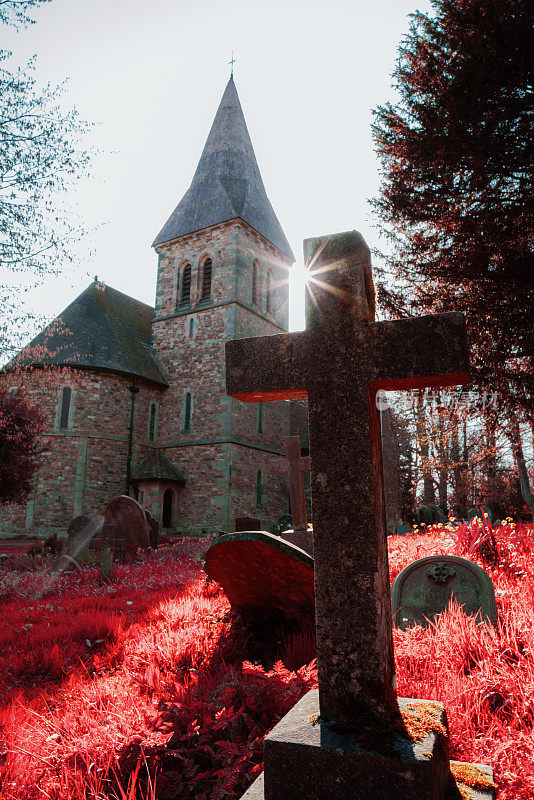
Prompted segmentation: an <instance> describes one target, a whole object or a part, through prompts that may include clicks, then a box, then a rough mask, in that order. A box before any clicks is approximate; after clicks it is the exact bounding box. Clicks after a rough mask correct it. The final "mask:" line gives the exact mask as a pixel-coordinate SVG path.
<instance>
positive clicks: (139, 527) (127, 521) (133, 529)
mask: <svg viewBox="0 0 534 800" xmlns="http://www.w3.org/2000/svg"><path fill="white" fill-rule="evenodd" d="M103 538H104V541H105V546H106V547H110V548H111V550H112V551H113V553H114V555H116V556H120V555H122V554H124V555H126V554H130V555H131V554H133V553H135V552H137V550H140V549H141V550H146V549H148V548H149V547H150V538H149V526H148V522H147V518H146V515H145V512H144V511H143V509H142V508H141V506H140V505H139V503H138V502H137V500H134V499H133V498H132V497H128V496H127V495H121V496H120V497H115V498H114V499H113V500H112V501H111V502H110V503H109V505H108V507H107V508H106V511H105V513H104V527H103Z"/></svg>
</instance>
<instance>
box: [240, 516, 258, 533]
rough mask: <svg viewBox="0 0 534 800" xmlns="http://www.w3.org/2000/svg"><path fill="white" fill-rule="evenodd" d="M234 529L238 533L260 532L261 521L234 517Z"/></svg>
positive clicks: (254, 518) (252, 518)
mask: <svg viewBox="0 0 534 800" xmlns="http://www.w3.org/2000/svg"><path fill="white" fill-rule="evenodd" d="M235 529H236V532H238V533H239V532H240V531H261V529H262V524H261V519H258V518H257V517H236V518H235Z"/></svg>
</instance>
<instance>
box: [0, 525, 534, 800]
mask: <svg viewBox="0 0 534 800" xmlns="http://www.w3.org/2000/svg"><path fill="white" fill-rule="evenodd" d="M469 527H470V528H471V530H470V531H469V532H468V531H467V530H458V531H456V530H454V529H442V528H434V529H433V530H432V532H431V533H430V534H428V535H426V536H406V537H392V538H391V539H390V540H389V544H390V560H391V573H392V577H393V576H394V575H395V574H397V573H398V572H399V571H400V569H402V568H403V567H404V566H405V565H406V564H407V563H409V562H410V561H412V560H413V559H414V558H419V557H422V556H425V555H429V554H431V553H440V552H442V553H453V552H459V553H460V554H462V555H466V551H465V550H464V549H463V543H464V542H468V540H469V542H471V544H472V543H473V542H474V541H476V540H477V538H478V534H477V531H476V530H475V527H476V523H474V524H473V525H472V526H469ZM494 535H495V539H496V543H497V551H498V556H499V559H500V561H498V562H497V563H496V564H495V565H494V566H488V565H487V564H485V563H484V562H483V561H482V559H481V553H480V551H479V550H476V549H475V550H473V549H472V550H470V551H469V552H468V553H467V556H468V557H469V558H471V559H473V560H475V561H478V562H479V563H481V565H482V566H483V567H485V568H486V569H487V570H488V571H489V573H490V575H491V577H492V580H493V582H494V584H495V588H496V596H497V603H498V608H499V623H498V625H497V627H496V628H492V627H489V626H487V625H483V624H477V623H476V622H475V621H474V620H473V619H470V618H467V617H466V616H465V615H464V614H463V613H462V611H461V610H460V609H458V608H457V607H452V608H451V609H450V610H449V611H448V613H446V614H444V615H443V616H442V617H441V618H440V619H439V620H438V621H437V622H436V624H435V625H434V626H432V627H430V628H428V629H422V628H420V627H415V628H412V629H410V630H407V631H400V630H398V629H395V632H394V639H395V650H396V660H397V680H398V687H399V694H400V695H402V696H407V697H421V698H428V699H439V700H443V701H444V702H445V705H446V708H447V714H448V717H449V722H450V728H451V748H452V756H453V757H454V758H457V759H461V760H467V761H479V762H480V761H482V762H485V763H489V764H490V765H492V766H493V768H494V769H495V773H496V779H497V783H498V785H499V787H500V789H499V800H512V798H514V800H516V798H521V800H528V799H529V798H530V800H533V798H534V737H533V736H532V731H533V727H534V702H533V700H532V698H533V697H534V613H533V609H534V569H533V567H532V527H530V528H529V527H523V528H521V527H519V528H517V527H516V528H512V527H511V526H508V527H507V529H504V528H503V529H502V530H501V531H495V532H494ZM173 550H174V549H173V548H169V549H168V550H167V551H166V552H165V553H164V554H155V555H154V554H152V555H151V556H148V557H147V558H146V560H144V561H143V562H142V563H141V564H134V565H122V566H119V567H118V568H117V574H116V577H115V580H114V582H113V583H111V584H110V585H105V586H101V585H99V584H98V576H97V573H96V571H95V570H84V571H83V572H82V573H76V574H71V575H63V576H61V577H60V578H57V577H56V578H54V577H53V576H51V575H49V574H46V573H41V574H32V573H0V593H1V592H2V591H3V592H4V598H5V601H4V604H3V607H2V610H3V620H4V625H3V626H2V627H1V628H0V692H1V696H2V697H3V698H6V701H5V704H4V706H3V707H2V709H1V710H0V782H1V791H0V795H1V796H2V799H4V798H5V799H6V800H21V798H29V800H33V799H34V798H37V797H39V798H41V797H43V796H48V797H49V798H51V800H82V798H84V800H85V798H89V797H100V798H102V799H103V798H110V800H115V798H121V800H125V798H128V799H129V800H133V798H147V799H148V800H155V798H162V800H163V799H164V798H165V799H166V798H173V797H179V798H180V800H193V798H195V800H230V798H234V797H238V796H239V795H240V793H242V792H243V791H244V790H245V789H246V786H247V785H248V784H249V783H250V782H251V781H252V780H253V779H254V777H255V775H257V774H258V773H259V771H261V759H262V743H263V738H264V736H265V734H266V733H267V732H268V731H269V730H270V729H271V728H272V727H273V725H274V724H275V723H276V722H277V720H278V719H280V718H281V717H282V716H283V715H284V714H285V713H286V712H287V710H288V709H289V708H290V707H291V706H292V705H293V704H294V703H295V702H296V701H297V700H298V699H299V697H301V696H302V694H304V693H305V692H306V691H308V689H309V688H312V687H313V686H315V685H316V681H317V672H316V667H315V661H314V660H313V657H314V643H313V631H312V630H311V628H308V629H306V628H303V629H300V630H293V631H289V630H287V631H286V633H285V635H284V634H283V633H280V630H279V629H277V628H276V629H275V628H273V629H272V635H271V641H270V642H268V643H267V644H268V646H267V647H266V648H264V651H263V656H262V655H261V647H259V646H258V641H257V640H255V630H254V628H252V627H251V626H250V625H248V626H247V625H245V623H244V620H243V619H242V618H241V617H240V616H239V615H238V614H236V613H233V612H231V611H230V608H229V605H228V602H227V600H226V598H225V597H224V595H223V594H222V593H221V592H220V589H219V587H218V586H217V585H216V584H207V583H206V580H205V577H204V576H203V573H202V572H201V571H200V568H199V566H198V565H197V564H196V563H195V562H194V561H192V560H190V559H189V558H187V557H183V556H182V557H180V558H176V557H175V555H174V554H173ZM266 630H268V629H267V628H266V624H264V626H263V628H262V638H263V639H264V640H265V639H266ZM256 634H257V632H256ZM267 651H268V654H267ZM254 659H255V662H256V663H252V662H253V660H254Z"/></svg>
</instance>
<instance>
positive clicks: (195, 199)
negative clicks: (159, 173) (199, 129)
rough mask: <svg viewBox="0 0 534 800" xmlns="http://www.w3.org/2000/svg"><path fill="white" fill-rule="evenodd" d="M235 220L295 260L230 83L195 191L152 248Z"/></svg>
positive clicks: (189, 193)
mask: <svg viewBox="0 0 534 800" xmlns="http://www.w3.org/2000/svg"><path fill="white" fill-rule="evenodd" d="M236 217H240V218H241V219H242V220H244V221H245V222H246V223H248V225H250V226H251V227H252V228H254V229H255V230H256V231H258V233H260V234H261V235H262V236H263V237H264V238H265V239H267V240H268V241H269V242H271V244H274V245H275V246H276V247H277V248H278V249H279V250H281V251H282V253H284V254H285V255H286V256H288V257H289V258H290V259H291V260H292V261H294V260H295V258H294V256H293V252H292V250H291V247H290V246H289V243H288V241H287V239H286V237H285V234H284V232H283V230H282V228H281V225H280V223H279V222H278V219H277V218H276V214H275V213H274V211H273V207H272V206H271V204H270V202H269V198H268V197H267V193H266V191H265V187H264V185H263V180H262V178H261V174H260V170H259V167H258V162H257V161H256V156H255V154H254V148H253V147H252V142H251V140H250V136H249V132H248V130H247V123H246V122H245V117H244V116H243V110H242V108H241V103H240V102H239V97H238V94H237V90H236V88H235V84H234V79H233V77H231V78H230V80H229V81H228V84H227V86H226V89H225V91H224V94H223V97H222V100H221V103H220V105H219V108H218V110H217V114H216V115H215V119H214V121H213V125H212V126H211V131H210V133H209V136H208V139H207V141H206V144H205V146H204V150H203V151H202V155H201V157H200V161H199V162H198V166H197V169H196V172H195V175H194V177H193V181H192V183H191V186H190V187H189V189H188V190H187V192H186V193H185V195H184V196H183V198H182V199H181V201H180V202H179V203H178V205H177V206H176V208H175V209H174V211H173V212H172V214H171V216H170V217H169V219H168V220H167V222H166V223H165V225H164V226H163V229H162V230H161V231H160V233H159V234H158V235H157V236H156V239H155V240H154V243H153V244H154V245H158V244H162V243H163V242H168V241H170V240H171V239H176V238H178V237H179V236H185V234H187V233H193V232H194V231H198V230H202V229H203V228H209V227H210V226H211V225H218V224H219V223H220V222H226V221H228V220H231V219H235V218H236Z"/></svg>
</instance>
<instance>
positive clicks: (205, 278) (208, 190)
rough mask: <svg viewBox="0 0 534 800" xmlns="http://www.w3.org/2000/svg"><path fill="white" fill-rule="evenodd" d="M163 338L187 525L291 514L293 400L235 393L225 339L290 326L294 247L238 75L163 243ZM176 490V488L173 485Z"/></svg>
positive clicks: (180, 504)
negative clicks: (272, 193)
mask: <svg viewBox="0 0 534 800" xmlns="http://www.w3.org/2000/svg"><path fill="white" fill-rule="evenodd" d="M153 246H154V248H155V250H156V252H157V253H158V256H159V261H158V275H157V290H156V309H155V319H154V321H153V327H152V344H153V347H154V349H155V351H156V354H157V357H158V360H159V363H160V364H161V367H162V369H163V372H164V374H165V376H166V379H167V381H168V383H169V389H168V390H167V391H166V392H165V393H164V396H163V398H162V400H161V403H160V406H159V407H158V408H157V409H155V410H154V416H156V415H157V428H158V431H161V434H158V436H157V437H156V440H155V441H156V443H157V446H158V448H159V449H160V451H162V452H163V453H164V454H165V456H166V457H167V458H168V459H169V460H170V461H171V462H172V463H174V464H176V465H177V466H178V467H179V468H180V470H181V471H182V472H184V473H185V474H186V483H185V485H183V486H179V487H176V488H174V489H173V490H172V492H173V494H172V496H171V495H168V497H167V509H166V514H167V517H169V515H170V516H171V517H172V521H173V523H172V525H171V526H170V527H172V528H173V529H175V530H177V531H180V532H183V533H193V532H202V531H203V530H205V531H209V532H212V531H213V529H214V527H219V528H222V529H225V530H231V529H233V520H234V518H235V517H236V516H243V515H244V516H255V517H260V518H261V519H262V520H265V522H266V523H267V522H274V521H275V520H276V519H277V518H278V517H279V516H280V515H281V514H283V513H284V512H286V511H287V499H286V490H285V487H284V483H283V481H284V479H283V478H282V476H281V475H280V474H279V473H278V472H277V469H276V466H277V464H279V463H280V456H281V455H282V453H283V442H284V438H285V436H287V435H288V434H289V403H286V402H281V403H266V404H247V403H243V402H241V401H239V400H234V399H232V398H229V397H227V396H226V392H225V374H224V343H225V342H226V341H228V340H229V339H235V338H243V337H247V336H263V335H273V334H277V333H282V332H284V331H287V329H288V316H289V308H288V299H289V285H288V274H289V273H288V270H289V268H290V266H291V264H292V263H293V262H294V257H293V253H292V251H291V248H290V246H289V244H288V241H287V239H286V237H285V235H284V232H283V230H282V228H281V226H280V223H279V222H278V220H277V218H276V215H275V213H274V211H273V208H272V206H271V204H270V202H269V199H268V197H267V194H266V192H265V187H264V185H263V181H262V178H261V174H260V171H259V168H258V164H257V161H256V157H255V154H254V149H253V147H252V142H251V140H250V136H249V133H248V130H247V126H246V122H245V118H244V116H243V111H242V109H241V104H240V102H239V97H238V94H237V90H236V87H235V84H234V80H233V77H231V78H230V80H229V82H228V84H227V86H226V89H225V92H224V94H223V97H222V100H221V103H220V105H219V108H218V110H217V114H216V116H215V120H214V122H213V125H212V128H211V131H210V133H209V136H208V139H207V141H206V144H205V146H204V150H203V152H202V155H201V158H200V161H199V163H198V166H197V169H196V172H195V175H194V177H193V181H192V183H191V186H190V187H189V189H188V191H187V192H186V193H185V195H184V196H183V198H182V200H181V201H180V203H179V204H178V206H177V207H176V208H175V210H174V211H173V213H172V214H171V216H170V217H169V219H168V220H167V222H166V223H165V225H164V226H163V228H162V230H161V232H160V233H159V234H158V236H157V237H156V239H155V241H154V244H153ZM169 491H170V490H169Z"/></svg>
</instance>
